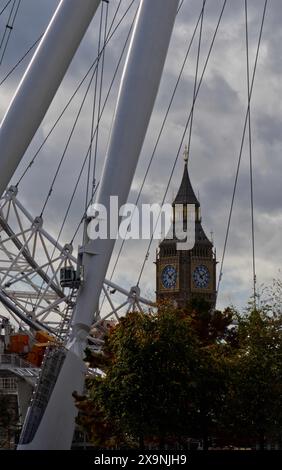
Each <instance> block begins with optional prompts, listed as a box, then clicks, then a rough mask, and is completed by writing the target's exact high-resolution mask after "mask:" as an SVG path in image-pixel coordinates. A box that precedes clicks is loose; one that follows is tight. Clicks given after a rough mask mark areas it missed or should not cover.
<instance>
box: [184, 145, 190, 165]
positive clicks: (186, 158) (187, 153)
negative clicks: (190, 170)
mask: <svg viewBox="0 0 282 470" xmlns="http://www.w3.org/2000/svg"><path fill="white" fill-rule="evenodd" d="M183 158H184V162H185V163H187V162H188V160H189V151H188V145H185V150H184V153H183Z"/></svg>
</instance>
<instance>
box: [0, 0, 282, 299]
mask: <svg viewBox="0 0 282 470" xmlns="http://www.w3.org/2000/svg"><path fill="white" fill-rule="evenodd" d="M78 1H79V0H78ZM6 3H7V2H6V1H4V0H0V11H1V9H2V7H3V6H4V5H5V4H6ZM138 3H139V1H138V0H135V2H134V4H133V6H132V8H131V9H130V11H129V13H128V15H127V16H126V18H125V20H124V21H123V23H122V25H121V26H120V27H119V28H118V30H117V32H116V34H115V36H114V37H113V39H112V40H111V41H110V43H109V45H108V46H107V48H106V55H105V71H104V80H103V85H104V86H103V93H102V101H104V98H105V96H106V93H107V90H108V87H109V84H110V82H111V79H112V76H113V72H114V69H115V67H116V64H117V62H118V60H119V56H120V53H121V50H122V48H123V45H124V42H125V39H126V36H127V34H128V31H129V28H130V25H131V22H132V18H133V16H134V13H135V10H136V7H137V6H138ZM244 3H245V2H244V0H228V1H227V5H226V9H225V11H224V14H223V18H222V22H221V24H220V27H219V31H218V35H217V37H216V41H215V44H214V48H213V50H212V54H211V57H210V60H209V63H208V66H207V69H206V73H205V75H204V78H203V83H202V86H201V89H200V92H199V95H198V99H197V102H196V108H195V117H194V125H193V132H192V141H191V149H190V163H189V168H190V176H191V181H192V183H193V186H194V190H195V192H196V193H199V195H200V202H201V207H202V218H203V226H204V229H205V231H206V233H207V235H208V236H210V233H211V232H213V238H214V243H215V246H216V249H217V258H218V260H219V262H220V261H221V258H222V251H223V244H224V238H225V233H226V226H227V220H228V214H229V209H230V202H231V196H232V190H233V185H234V178H235V173H236V166H237V161H238V156H239V150H240V145H241V139H242V133H243V126H244V119H245V114H246V110H247V81H246V48H245V20H244V18H245V17H244ZM57 4H58V1H57V0H48V1H46V0H22V1H21V4H20V8H19V12H18V15H17V17H16V20H15V24H14V29H13V31H12V33H11V37H10V40H9V43H8V46H7V50H6V52H5V55H4V58H3V61H2V64H1V65H0V82H1V80H2V79H3V77H5V75H6V74H7V72H8V71H9V70H10V69H11V67H12V66H13V65H14V64H15V63H16V62H17V60H18V59H19V58H20V57H21V56H22V55H23V54H24V53H25V51H26V50H27V49H28V47H30V45H31V44H32V43H33V42H34V41H35V40H36V39H37V38H38V36H39V35H40V34H41V33H42V32H43V31H44V29H45V27H46V26H47V24H48V21H49V20H50V18H51V16H52V13H53V12H54V10H55V8H56V6H57ZM117 4H118V1H117V0H110V4H109V24H110V22H111V19H112V18H113V14H114V11H115V9H116V7H117ZM129 4H130V1H129V0H123V1H122V2H121V8H120V10H119V13H118V15H117V19H116V23H117V21H118V20H119V19H120V18H121V16H122V14H123V13H124V12H125V10H126V8H127V6H128V5H129ZM222 4H223V0H207V2H206V9H205V15H204V21H203V37H202V47H201V57H200V66H199V71H200V73H201V72H202V69H203V65H204V63H205V60H206V57H207V53H208V50H209V47H210V44H211V40H212V36H213V33H214V30H215V27H216V24H217V21H218V18H219V13H220V10H221V7H222ZM201 6H202V2H201V1H199V0H184V4H183V6H182V8H181V10H180V13H179V14H178V17H177V20H176V24H175V29H174V33H173V38H172V41H171V46H170V50H169V54H168V58H167V61H166V66H165V71H164V74H163V79H162V82H161V87H160V90H159V94H158V98H157V101H156V104H155V110H154V114H153V116H152V119H151V123H150V128H149V130H148V133H147V136H146V140H145V143H144V146H143V150H142V154H141V156H140V161H139V165H138V168H137V171H136V174H135V179H134V181H133V185H132V191H131V194H130V201H134V199H135V197H136V194H137V192H138V190H139V187H140V184H141V181H142V178H143V175H144V173H145V171H146V167H147V164H148V161H149V159H150V157H151V154H152V151H153V148H154V145H155V142H156V138H157V135H158V133H159V129H160V126H161V123H162V120H163V118H164V114H165V112H166V109H167V106H168V103H169V100H170V97H171V95H172V91H173V88H174V86H175V83H176V80H177V77H178V74H179V71H180V68H181V65H182V62H183V60H184V57H185V54H186V51H187V47H188V44H189V42H190V40H191V36H192V32H193V30H194V27H195V24H196V21H197V18H198V16H199V13H200V9H201ZM263 6H264V0H249V1H248V8H249V25H248V26H249V41H250V67H251V70H253V66H254V58H255V54H256V49H257V44H258V34H259V29H260V25H261V19H262V12H263ZM9 11H10V8H7V9H6V10H5V12H4V13H3V15H2V16H1V17H0V34H1V37H2V34H3V32H4V29H5V25H6V23H7V15H8V14H9ZM104 11H105V7H104ZM99 20H100V10H99V11H98V13H97V14H96V17H95V19H94V21H93V22H92V24H91V26H90V28H89V30H88V32H87V34H86V37H85V38H84V40H83V42H82V44H81V46H80V48H79V51H78V53H77V54H76V56H75V58H74V60H73V62H72V64H71V67H70V69H69V71H68V73H67V75H66V77H65V79H64V81H63V83H62V86H61V88H60V90H59V91H58V93H57V95H56V97H55V99H54V101H53V103H52V105H51V107H50V109H49V111H48V113H47V115H46V117H45V119H44V122H43V123H42V125H41V127H40V129H39V131H38V132H37V134H36V136H35V138H34V140H33V142H32V144H31V145H30V147H29V149H28V150H27V152H26V155H25V156H24V158H23V162H22V164H21V165H20V168H19V169H18V172H17V175H15V178H14V179H13V182H16V181H17V178H18V176H19V175H20V174H21V172H22V170H23V169H24V168H25V166H26V165H27V163H28V162H29V161H30V159H31V158H32V156H33V155H34V153H35V151H36V150H37V148H38V146H39V145H40V143H41V142H42V140H43V139H44V137H45V136H46V135H47V133H48V131H49V129H50V128H51V126H52V124H53V123H54V121H55V120H56V118H57V117H58V115H59V114H60V112H61V110H62V109H63V107H64V106H65V104H66V102H67V100H68V99H69V97H70V96H71V94H72V93H73V91H74V90H75V88H76V86H77V85H78V83H79V81H80V80H81V79H82V78H83V76H84V74H85V73H86V71H87V70H88V68H89V66H90V64H91V63H92V62H93V60H94V59H95V57H96V55H97V42H98V29H99ZM116 23H115V24H116ZM281 23H282V5H281V1H280V0H269V1H268V6H267V11H266V19H265V24H264V29H263V36H262V43H261V49H260V54H259V61H258V67H257V74H256V78H255V84H254V92H253V98H252V105H251V118H252V119H251V124H252V148H253V165H254V169H253V171H254V207H255V239H256V265H257V280H258V285H261V284H263V283H269V282H271V280H272V278H277V277H280V271H279V269H280V266H281V260H282V251H281V222H282V209H281V202H282V196H281V174H282V158H281V155H282V134H281V127H282V103H281V100H280V97H281V95H282V93H281V92H282V81H281V71H282V57H281V54H282V52H281V51H282V49H281V44H282V30H281ZM197 43H198V36H197V35H196V37H195V41H194V43H193V47H192V49H191V53H190V55H189V59H188V61H187V65H186V67H185V70H184V73H183V76H182V78H181V81H180V84H179V88H178V91H177V93H176V96H175V100H174V102H173V106H172V109H171V112H170V114H169V117H168V120H167V124H166V126H165V129H164V132H163V134H162V137H161V139H160V142H159V145H158V147H157V151H156V154H155V158H154V161H153V164H152V168H151V171H150V174H149V177H148V179H147V181H146V184H145V187H144V191H143V193H142V198H141V201H143V202H148V203H156V202H161V200H162V198H163V194H164V191H165V188H166V185H167V181H168V178H169V175H170V172H171V168H172V165H173V162H174V159H175V156H176V154H177V150H178V147H179V144H180V140H181V136H182V133H183V130H184V126H185V123H186V120H187V116H188V115H189V112H190V109H191V99H192V93H193V83H194V76H195V57H196V50H197ZM0 52H1V53H2V49H1V50H0ZM30 57H31V56H29V57H28V58H27V59H25V61H24V62H23V63H22V65H21V66H20V67H18V68H17V70H16V71H15V72H14V73H13V74H12V75H11V76H10V77H9V79H7V80H6V81H5V82H4V84H3V85H2V86H0V118H2V117H3V115H4V113H5V110H6V108H7V106H8V103H9V101H10V99H11V97H12V96H13V93H14V91H15V89H16V87H17V84H18V83H19V80H20V78H21V76H22V74H23V72H24V69H25V67H26V66H27V64H28V60H29V59H30ZM152 60H154V59H153V57H152ZM120 74H121V68H120V69H119V73H118V75H117V78H116V81H115V85H114V87H113V90H112V92H111V94H110V98H109V100H108V103H107V105H106V107H105V112H104V115H103V119H102V124H101V128H100V134H99V143H98V164H97V173H96V176H97V180H99V178H100V173H101V168H102V163H103V158H104V155H105V149H106V146H107V142H108V138H109V131H110V126H111V120H112V115H113V110H114V106H115V102H116V96H117V90H118V85H119V80H120ZM85 89H86V86H85V85H84V87H82V89H81V90H80V92H79V93H78V95H77V97H76V99H75V100H74V102H73V103H72V105H71V106H70V108H69V109H68V111H67V112H66V113H65V115H64V117H63V119H62V120H61V121H60V124H59V125H58V126H57V128H56V130H55V132H54V133H53V134H52V136H51V137H50V138H49V139H48V141H47V143H46V144H45V146H44V147H43V149H42V151H41V152H40V154H39V156H38V159H37V161H36V163H35V164H34V165H33V167H32V170H30V171H29V172H28V174H27V176H26V177H25V178H24V179H23V181H22V184H21V185H20V194H19V199H20V200H21V201H22V202H23V203H24V204H25V205H26V206H27V207H28V209H29V210H30V212H32V213H33V214H34V216H36V215H38V214H39V213H40V211H41V208H42V205H43V202H44V199H45V198H46V195H47V192H48V189H49V185H50V182H51V180H52V177H53V175H54V172H55V170H56V166H57V164H58V161H59V159H60V157H61V155H62V152H63V149H64V146H65V144H66V141H67V139H68V135H69V133H70V130H71V126H72V125H73V122H74V119H75V116H76V113H77V110H78V108H79V106H80V104H81V101H82V99H83V95H84V93H85ZM93 94H94V88H93V87H92V88H91V91H90V93H89V97H88V99H87V101H86V104H85V106H84V108H83V111H82V114H81V118H80V120H79V123H78V126H77V128H76V130H75V133H74V136H73V139H72V140H71V144H70V146H69V148H68V151H67V153H66V157H65V159H64V162H63V165H62V168H61V171H60V173H59V177H58V179H57V181H56V185H55V188H54V192H53V194H52V197H51V198H50V201H49V203H48V205H47V208H46V211H45V213H44V225H45V227H46V228H47V230H49V231H50V232H51V233H52V234H53V235H54V236H55V237H56V235H57V234H58V231H59V228H60V224H61V221H62V219H63V217H64V213H65V210H66V207H67V204H68V201H69V198H70V196H71V193H72V189H73V186H74V184H75V181H76V178H77V175H78V173H79V171H80V167H81V164H82V161H83V159H84V157H85V154H86V150H87V147H88V145H89V141H90V132H91V114H92V103H93ZM137 118H138V110H137ZM247 137H248V136H247ZM15 138H16V136H15ZM186 141H187V139H186ZM248 148H249V147H248V139H247V138H246V143H245V146H244V150H243V155H242V164H241V169H240V175H239V181H238V190H237V193H236V199H235V205H234V213H233V217H232V222H231V231H230V238H229V242H228V247H227V252H226V259H225V264H224V269H223V278H222V284H221V288H220V293H219V299H218V300H219V303H218V306H219V307H223V306H225V305H227V304H230V303H233V304H235V305H238V306H243V305H245V304H246V302H247V299H248V298H249V296H250V295H251V289H252V251H251V219H250V185H249V180H250V172H249V154H248ZM121 171H122V169H121ZM182 172H183V160H182V157H181V156H180V158H179V161H178V163H177V167H176V171H175V173H174V175H173V179H172V184H171V186H170V188H169V191H168V196H167V201H168V202H169V201H171V200H172V198H173V195H175V192H176V191H177V188H178V186H179V184H180V180H181V176H182ZM85 181H86V177H85V176H84V179H83V180H82V183H81V185H80V186H79V190H78V193H77V197H76V198H75V200H74V204H73V206H72V210H71V213H70V217H69V218H68V220H67V224H66V228H65V230H64V232H63V235H62V238H61V242H68V241H69V240H70V239H71V238H72V235H73V233H74V231H75V229H76V226H77V224H78V222H79V220H80V218H81V214H82V212H83V207H84V200H85ZM79 237H80V234H79V236H78V237H77V238H76V244H78V243H79V242H80V240H79ZM147 243H148V242H146V241H145V242H143V241H140V242H139V241H138V242H136V241H130V242H127V243H126V245H125V248H124V250H123V253H122V257H121V259H120V262H119V264H118V267H117V270H116V273H115V275H114V278H113V280H114V281H115V282H117V283H120V284H121V285H124V286H127V287H130V286H131V285H134V284H135V283H136V281H137V278H138V274H139V271H140V268H141V265H142V263H143V258H144V254H145V251H146V246H147ZM118 246H119V244H117V248H118ZM156 248H157V242H155V243H154V244H153V245H152V247H151V250H150V257H149V259H148V261H147V264H146V268H145V271H144V274H143V277H142V282H141V288H142V292H143V294H144V295H146V296H149V297H154V291H155V265H154V264H153V261H154V258H155V250H156ZM113 260H115V254H114V255H113ZM218 266H219V265H218ZM110 272H111V269H110V270H109V275H110Z"/></svg>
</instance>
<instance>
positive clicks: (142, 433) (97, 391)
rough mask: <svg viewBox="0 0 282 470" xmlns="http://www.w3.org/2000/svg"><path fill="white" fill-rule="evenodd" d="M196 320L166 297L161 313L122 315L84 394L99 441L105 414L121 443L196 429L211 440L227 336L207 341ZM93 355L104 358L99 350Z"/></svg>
mask: <svg viewBox="0 0 282 470" xmlns="http://www.w3.org/2000/svg"><path fill="white" fill-rule="evenodd" d="M229 322H230V320H229ZM227 323H228V322H227ZM197 325H198V322H197V321H196V319H195V318H192V316H190V315H188V314H187V312H185V311H178V310H175V309H172V307H171V306H169V305H165V304H164V305H162V306H161V307H160V308H159V311H158V314H143V313H139V312H134V313H130V314H128V315H127V316H126V317H125V318H123V319H121V321H120V323H119V325H117V326H116V328H114V329H113V330H112V331H111V332H110V334H109V335H108V337H107V338H106V342H105V347H104V350H103V351H104V356H103V361H102V362H103V364H102V367H103V370H104V372H105V375H104V376H103V377H99V378H97V377H96V378H94V379H92V380H91V381H90V382H88V390H89V395H90V397H89V399H88V400H87V399H86V400H83V404H84V406H86V408H87V415H88V418H87V419H90V420H91V419H92V418H93V420H92V421H91V426H92V438H93V440H94V441H95V442H96V443H98V441H99V439H97V433H98V434H99V432H98V428H97V426H99V423H100V422H101V418H102V421H103V422H104V423H110V424H111V426H110V427H111V432H112V434H115V435H116V437H117V436H118V438H117V441H119V443H121V442H122V441H123V442H125V443H126V442H128V439H130V441H131V443H132V441H134V440H136V441H138V442H139V446H141V447H142V446H143V445H144V441H145V440H149V441H152V440H156V439H157V440H158V442H159V445H160V446H161V445H162V443H163V442H164V441H165V440H166V439H173V440H174V442H176V441H178V442H181V441H182V442H183V441H185V436H186V437H188V436H193V433H194V435H195V434H198V435H199V436H200V437H201V438H203V440H204V443H205V445H206V446H207V443H208V435H209V433H210V432H211V431H212V429H211V428H212V426H214V422H215V414H216V410H217V409H218V407H219V406H221V401H222V396H223V391H224V377H225V374H224V367H223V362H224V354H223V349H224V348H225V345H226V343H224V342H223V341H221V342H220V341H219V342H218V344H212V342H211V340H209V341H206V340H205V341H204V340H203V339H202V338H201V337H200V335H199V333H198V331H197V328H196V326H197ZM215 336H216V335H213V337H215ZM209 343H210V344H209ZM88 359H89V357H88ZM93 361H94V362H92V365H95V366H97V364H98V363H97V361H99V363H100V366H101V358H99V356H97V355H95V356H94V357H93ZM80 407H81V403H80ZM89 416H90V418H89ZM97 416H99V420H98V421H97V425H96V429H95V430H94V432H93V426H94V428H95V424H94V421H95V419H94V417H97ZM80 423H81V424H82V422H81V421H80ZM104 429H108V430H109V427H107V426H106V427H105V426H104ZM121 436H122V437H121ZM107 442H109V436H107ZM112 442H113V439H112ZM105 444H106V442H105ZM100 445H101V442H100Z"/></svg>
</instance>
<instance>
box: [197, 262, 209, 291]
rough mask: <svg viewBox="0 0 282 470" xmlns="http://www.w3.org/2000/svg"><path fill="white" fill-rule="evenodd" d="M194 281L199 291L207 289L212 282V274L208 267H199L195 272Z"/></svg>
mask: <svg viewBox="0 0 282 470" xmlns="http://www.w3.org/2000/svg"><path fill="white" fill-rule="evenodd" d="M193 281H194V284H195V286H196V287H198V288H199V289H205V288H207V287H208V285H209V282H210V272H209V270H208V268H207V267H206V266H204V265H203V264H201V265H200V266H197V267H196V268H195V270H194V272H193Z"/></svg>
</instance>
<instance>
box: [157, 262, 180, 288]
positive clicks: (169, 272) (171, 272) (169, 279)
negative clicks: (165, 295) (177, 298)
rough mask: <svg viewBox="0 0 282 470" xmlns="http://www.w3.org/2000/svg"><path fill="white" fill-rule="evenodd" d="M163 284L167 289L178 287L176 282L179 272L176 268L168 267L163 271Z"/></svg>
mask: <svg viewBox="0 0 282 470" xmlns="http://www.w3.org/2000/svg"><path fill="white" fill-rule="evenodd" d="M161 279H162V284H163V286H164V287H165V288H166V289H173V288H174V287H175V286H176V280H177V271H176V269H175V267H174V266H172V265H170V264H169V265H167V266H166V267H165V268H164V269H163V270H162V275H161Z"/></svg>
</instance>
